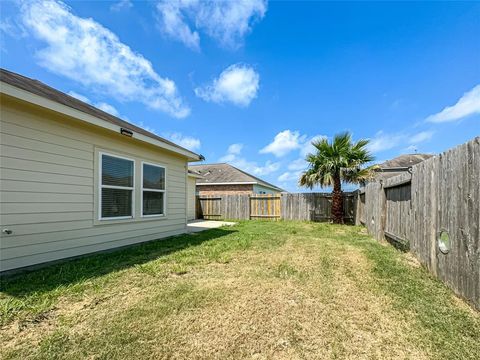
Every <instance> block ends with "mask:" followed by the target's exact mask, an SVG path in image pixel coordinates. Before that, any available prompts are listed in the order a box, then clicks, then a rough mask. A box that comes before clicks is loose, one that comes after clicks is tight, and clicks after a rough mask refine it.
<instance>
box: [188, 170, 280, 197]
mask: <svg viewBox="0 0 480 360" xmlns="http://www.w3.org/2000/svg"><path fill="white" fill-rule="evenodd" d="M189 170H190V171H192V172H195V173H196V174H198V175H200V176H201V177H200V178H197V179H196V187H197V194H198V195H222V194H278V193H280V192H284V190H283V189H281V188H279V187H277V186H275V185H272V184H270V183H268V182H266V181H264V180H262V179H259V178H258V177H256V176H253V175H251V174H248V173H246V172H245V171H242V170H240V169H237V168H236V167H234V166H232V165H229V164H202V165H189Z"/></svg>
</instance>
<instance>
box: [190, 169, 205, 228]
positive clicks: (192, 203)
mask: <svg viewBox="0 0 480 360" xmlns="http://www.w3.org/2000/svg"><path fill="white" fill-rule="evenodd" d="M201 178H202V176H201V175H200V174H198V173H197V172H196V171H193V170H190V169H189V170H188V178H187V220H194V219H195V218H196V214H197V213H196V204H197V189H196V182H197V179H201Z"/></svg>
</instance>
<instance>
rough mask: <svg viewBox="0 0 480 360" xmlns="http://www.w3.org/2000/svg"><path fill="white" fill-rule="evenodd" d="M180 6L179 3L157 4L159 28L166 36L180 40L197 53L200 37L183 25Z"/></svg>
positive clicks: (165, 2) (164, 2) (163, 2)
mask: <svg viewBox="0 0 480 360" xmlns="http://www.w3.org/2000/svg"><path fill="white" fill-rule="evenodd" d="M182 4H183V2H181V1H175V2H174V1H161V2H159V3H158V4H157V11H158V13H159V26H160V28H161V30H162V32H163V33H164V34H166V35H167V36H169V37H171V38H173V39H176V40H180V41H181V42H182V43H184V44H185V45H186V46H188V47H189V48H191V49H193V50H197V51H198V50H200V36H199V35H198V32H196V31H192V30H190V27H189V26H188V25H187V24H186V23H185V21H184V17H183V15H182ZM185 4H187V2H185ZM183 6H185V5H183Z"/></svg>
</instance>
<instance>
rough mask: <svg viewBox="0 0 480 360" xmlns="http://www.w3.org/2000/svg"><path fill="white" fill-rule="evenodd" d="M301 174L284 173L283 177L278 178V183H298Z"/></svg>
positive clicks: (297, 172) (295, 172)
mask: <svg viewBox="0 0 480 360" xmlns="http://www.w3.org/2000/svg"><path fill="white" fill-rule="evenodd" d="M301 173H302V172H301V171H293V172H290V171H287V172H284V173H283V174H282V175H280V176H279V177H278V181H280V182H282V183H285V182H291V181H294V182H297V181H298V179H299V178H300V174H301Z"/></svg>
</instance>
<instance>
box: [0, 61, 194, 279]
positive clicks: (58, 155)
mask: <svg viewBox="0 0 480 360" xmlns="http://www.w3.org/2000/svg"><path fill="white" fill-rule="evenodd" d="M0 101H1V109H0V115H1V117H0V125H1V127H0V131H1V134H0V135H1V136H0V140H1V141H0V144H1V158H0V167H1V169H0V170H1V173H0V178H1V187H0V197H1V215H0V223H1V229H2V233H1V239H0V240H1V243H0V249H1V251H0V271H5V270H12V269H17V268H22V267H25V266H30V265H35V264H40V263H45V262H50V261H54V260H59V259H64V258H69V257H74V256H79V255H83V254H87V253H92V252H95V251H101V250H109V249H113V248H117V247H121V246H125V245H131V244H135V243H140V242H144V241H149V240H154V239H158V238H162V237H166V236H170V235H175V234H180V233H184V232H185V231H186V222H187V216H188V214H187V177H188V176H187V166H188V162H191V161H198V160H200V159H201V156H200V155H197V154H195V153H193V152H191V151H189V150H187V149H184V148H182V147H180V146H178V145H176V144H174V143H172V142H170V141H168V140H165V139H163V138H161V137H159V136H157V135H155V134H152V133H150V132H148V131H146V130H144V129H141V128H139V127H137V126H135V125H132V124H130V123H128V122H125V121H123V120H121V119H119V118H117V117H115V116H112V115H110V114H107V113H105V112H103V111H101V110H99V109H97V108H95V107H93V106H90V105H88V104H86V103H83V102H81V101H79V100H77V99H75V98H73V97H70V96H68V95H66V94H64V93H62V92H60V91H57V90H55V89H53V88H51V87H49V86H47V85H45V84H43V83H41V82H39V81H36V80H33V79H30V78H27V77H24V76H21V75H18V74H15V73H12V72H9V71H7V70H0Z"/></svg>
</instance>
